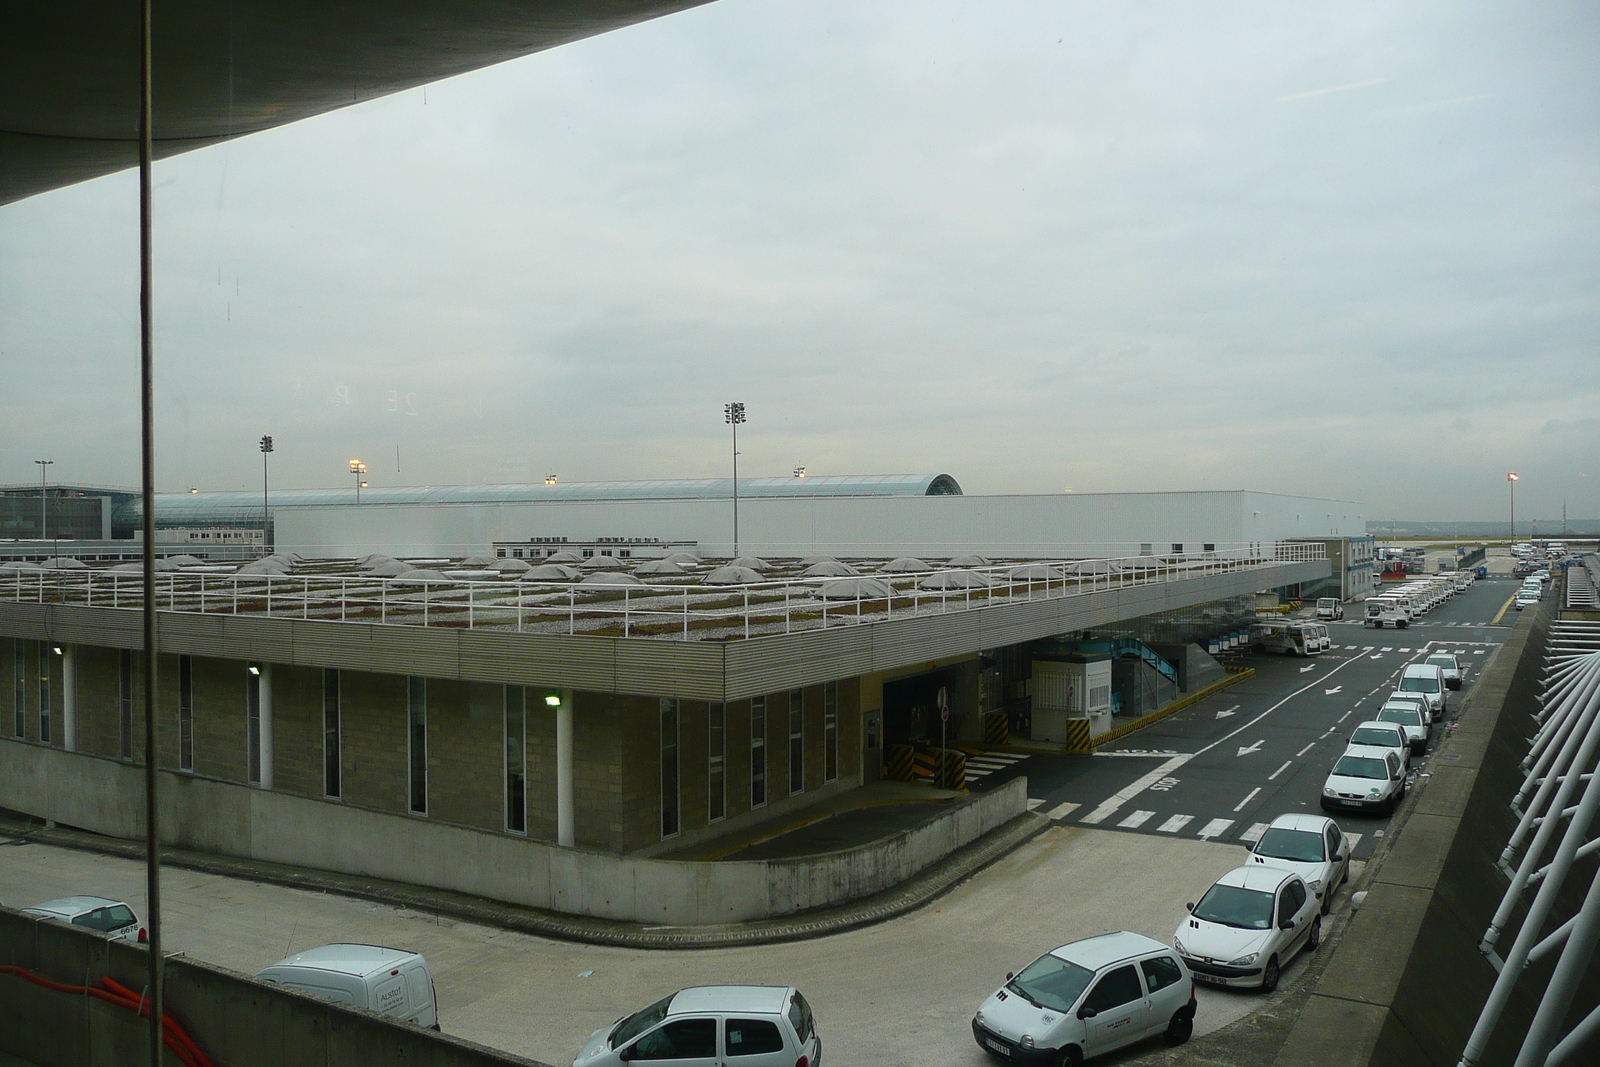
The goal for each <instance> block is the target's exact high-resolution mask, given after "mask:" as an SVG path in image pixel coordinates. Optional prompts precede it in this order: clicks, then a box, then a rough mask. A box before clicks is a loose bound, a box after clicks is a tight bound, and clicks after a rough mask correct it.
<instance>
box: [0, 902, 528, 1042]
mask: <svg viewBox="0 0 1600 1067" xmlns="http://www.w3.org/2000/svg"><path fill="white" fill-rule="evenodd" d="M0 964H9V965H11V966H16V967H22V968H24V969H26V970H28V971H31V972H33V973H34V974H37V975H40V976H41V977H44V978H49V979H52V980H54V981H57V982H64V983H67V984H69V985H73V986H81V985H97V984H98V983H99V981H100V979H101V978H103V977H107V976H109V977H111V978H113V979H115V980H116V981H118V982H120V983H122V984H123V985H125V986H127V987H128V988H129V989H132V990H133V991H134V992H136V993H137V992H142V991H143V990H145V989H146V988H147V976H148V967H149V958H148V956H147V955H146V953H145V950H144V949H143V948H142V947H140V946H135V945H130V944H127V943H125V942H121V941H107V940H106V939H105V938H103V937H100V936H99V935H97V934H94V933H91V932H90V931H88V930H83V929H80V928H77V927H73V926H66V925H64V924H62V923H59V922H55V921H53V920H47V919H37V918H35V917H33V916H31V915H22V914H20V913H18V912H15V911H12V910H10V909H9V908H0ZM165 985H166V1005H165V1007H166V1011H167V1014H168V1015H170V1016H172V1017H173V1018H175V1019H176V1020H177V1021H178V1022H179V1023H181V1024H182V1025H183V1027H184V1029H185V1030H186V1031H188V1033H189V1036H190V1037H192V1038H194V1040H195V1042H196V1043H197V1044H198V1045H199V1046H200V1048H201V1050H202V1051H204V1052H205V1053H206V1055H207V1056H209V1057H210V1058H211V1060H212V1062H213V1063H217V1064H219V1065H223V1067H370V1065H373V1064H410V1065H415V1067H546V1065H543V1064H539V1063H537V1062H536V1061H534V1060H527V1059H523V1058H522V1057H520V1056H513V1055H512V1054H510V1053H508V1052H500V1051H497V1050H494V1049H488V1048H484V1047H483V1046H481V1045H475V1044H473V1043H472V1042H470V1041H463V1040H462V1039H460V1038H455V1037H449V1036H446V1035H444V1034H436V1033H434V1032H432V1031H430V1030H422V1029H419V1028H417V1027H415V1026H411V1025H409V1024H406V1023H399V1022H395V1021H393V1020H391V1019H388V1018H385V1017H384V1016H381V1015H376V1014H374V1013H372V1012H367V1011H362V1010H359V1009H356V1008H350V1007H345V1006H341V1005H338V1004H333V1003H330V1002H328V1001H323V1000H318V999H316V998H314V997H309V996H306V995H304V994H301V993H295V992H291V991H289V990H285V989H277V988H273V987H271V986H267V985H263V984H261V983H258V982H255V981H254V980H252V979H250V978H247V977H246V976H244V975H242V974H237V973H235V972H233V971H229V970H225V969H223V968H221V967H216V966H213V965H211V964H207V963H200V962H197V961H194V960H188V959H181V958H169V959H168V960H167V963H166V983H165ZM446 1021H448V1020H446ZM148 1035H149V1029H148V1023H146V1022H145V1021H144V1020H141V1019H139V1018H138V1017H137V1016H135V1015H134V1014H133V1013H132V1012H131V1011H127V1010H125V1009H123V1008H119V1007H115V1006H113V1005H111V1004H107V1003H104V1002H103V1001H100V1000H96V999H94V998H91V997H87V996H83V995H81V994H72V993H60V992H56V991H54V990H49V989H45V988H43V987H42V986H38V985H34V984H33V983H31V982H28V981H26V980H24V979H22V978H19V977H17V976H15V975H11V974H0V1053H3V1054H8V1055H11V1056H17V1057H21V1058H22V1059H23V1060H26V1061H29V1062H31V1063H38V1064H48V1065H50V1067H98V1065H100V1064H111V1063H145V1062H147V1061H148V1057H147V1056H146V1050H147V1049H148V1047H149V1045H148V1040H149V1037H148ZM168 1057H169V1059H168V1062H171V1063H176V1062H177V1060H176V1058H171V1053H170V1052H169V1053H168Z"/></svg>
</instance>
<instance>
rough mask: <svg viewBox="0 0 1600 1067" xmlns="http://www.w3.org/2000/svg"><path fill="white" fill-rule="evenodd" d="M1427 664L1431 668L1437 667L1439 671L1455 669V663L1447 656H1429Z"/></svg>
mask: <svg viewBox="0 0 1600 1067" xmlns="http://www.w3.org/2000/svg"><path fill="white" fill-rule="evenodd" d="M1428 664H1429V666H1432V667H1438V668H1439V669H1440V670H1449V671H1453V670H1455V669H1456V661H1455V660H1453V659H1451V658H1450V657H1449V656H1429V657H1428Z"/></svg>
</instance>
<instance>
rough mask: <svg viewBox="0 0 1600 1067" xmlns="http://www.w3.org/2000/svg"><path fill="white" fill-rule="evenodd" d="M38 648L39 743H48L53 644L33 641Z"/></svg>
mask: <svg viewBox="0 0 1600 1067" xmlns="http://www.w3.org/2000/svg"><path fill="white" fill-rule="evenodd" d="M34 644H35V645H36V646H37V647H38V649H39V743H40V744H41V745H48V744H49V743H50V733H51V731H50V710H51V705H50V657H51V656H53V655H54V654H55V652H54V646H52V645H51V644H50V642H48V641H35V642H34Z"/></svg>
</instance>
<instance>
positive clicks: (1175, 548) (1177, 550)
mask: <svg viewBox="0 0 1600 1067" xmlns="http://www.w3.org/2000/svg"><path fill="white" fill-rule="evenodd" d="M1182 552H1183V542H1182V541H1174V542H1172V554H1173V555H1175V556H1176V555H1179V554H1181V553H1182Z"/></svg>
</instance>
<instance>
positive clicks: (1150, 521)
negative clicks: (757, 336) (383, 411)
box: [275, 491, 1366, 558]
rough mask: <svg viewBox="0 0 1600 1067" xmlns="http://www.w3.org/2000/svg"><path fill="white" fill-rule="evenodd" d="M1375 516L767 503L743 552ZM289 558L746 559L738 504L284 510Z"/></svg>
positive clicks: (1037, 538)
mask: <svg viewBox="0 0 1600 1067" xmlns="http://www.w3.org/2000/svg"><path fill="white" fill-rule="evenodd" d="M1365 511H1366V506H1365V505H1364V504H1359V503H1356V502H1353V501H1343V500H1325V499H1319V498H1316V497H1298V496H1280V495H1278V494H1274V493H1252V492H1244V491H1226V492H1203V493H1073V494H1067V493H1060V494H1049V495H1043V494H1041V495H1019V496H944V497H810V498H787V499H784V498H755V499H749V500H741V501H740V502H739V533H740V537H739V543H740V550H741V551H743V552H747V553H753V554H756V555H773V556H795V555H808V554H812V553H826V554H829V555H834V556H839V557H871V556H897V555H933V556H949V555H951V554H953V553H960V552H981V553H984V554H988V555H996V556H1034V557H1051V558H1064V557H1087V556H1106V555H1113V556H1114V555H1137V554H1138V553H1139V552H1140V550H1141V549H1142V547H1143V546H1144V545H1145V544H1149V545H1150V546H1151V551H1153V552H1156V553H1166V552H1171V551H1175V550H1174V549H1173V547H1172V546H1173V545H1177V544H1181V545H1183V546H1184V548H1183V549H1182V550H1183V551H1187V552H1200V551H1202V546H1203V545H1205V544H1207V543H1211V544H1216V545H1218V546H1219V547H1221V546H1223V545H1237V544H1240V543H1249V542H1272V541H1278V540H1286V539H1288V538H1293V537H1302V538H1303V537H1327V536H1359V535H1361V534H1363V533H1364V532H1365V522H1366V519H1365ZM275 523H276V526H277V537H278V541H277V547H278V548H279V550H280V551H282V550H293V551H296V552H300V553H302V554H304V555H307V556H351V555H359V554H363V553H367V552H388V553H391V554H396V555H408V554H409V555H418V556H422V555H447V556H448V555H455V556H461V555H468V554H475V553H481V552H488V551H490V550H491V546H492V545H493V543H494V542H496V541H518V540H523V541H525V540H527V539H529V538H532V537H552V536H556V537H567V538H569V539H571V540H575V541H581V540H592V539H594V538H596V537H612V536H620V537H659V538H662V539H664V540H673V541H694V542H698V543H699V545H700V546H701V551H702V552H704V553H705V554H707V555H713V556H726V555H730V554H731V553H732V547H733V546H732V502H731V501H727V500H663V501H619V502H611V503H604V502H563V503H549V504H511V505H462V506H450V505H439V506H405V505H380V504H374V505H370V506H366V505H364V506H363V507H361V508H353V507H327V508H295V509H283V510H280V511H279V512H278V513H277V515H276V516H275Z"/></svg>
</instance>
